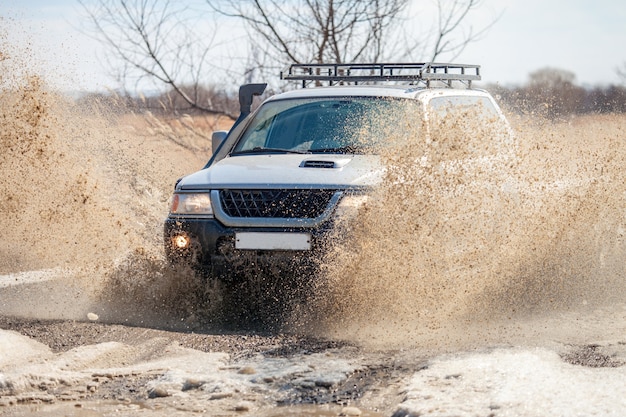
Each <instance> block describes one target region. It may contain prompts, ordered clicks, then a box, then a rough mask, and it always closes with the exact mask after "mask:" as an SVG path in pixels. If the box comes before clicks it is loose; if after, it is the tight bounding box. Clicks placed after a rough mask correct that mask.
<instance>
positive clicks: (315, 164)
mask: <svg viewBox="0 0 626 417" xmlns="http://www.w3.org/2000/svg"><path fill="white" fill-rule="evenodd" d="M348 162H350V158H340V159H305V160H304V161H302V162H301V163H300V168H343V167H344V166H346V164H347V163H348Z"/></svg>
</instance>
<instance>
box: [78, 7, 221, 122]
mask: <svg viewBox="0 0 626 417" xmlns="http://www.w3.org/2000/svg"><path fill="white" fill-rule="evenodd" d="M78 1H79V3H80V4H81V6H82V7H83V9H84V11H85V12H86V14H87V16H88V18H89V22H90V25H91V28H90V31H89V33H90V34H91V35H92V36H93V37H95V38H96V39H97V40H99V41H101V43H102V44H104V45H105V47H106V51H107V52H108V55H107V57H106V59H105V61H106V62H109V63H114V65H115V67H114V68H113V69H114V71H115V72H116V74H115V76H116V77H117V79H118V80H119V81H120V82H121V84H122V85H124V86H127V85H129V83H130V82H134V83H135V85H136V86H137V85H139V84H140V83H141V82H142V81H146V80H147V81H149V82H152V83H154V84H156V85H157V86H165V87H166V88H168V89H169V90H170V91H169V92H171V93H173V94H174V95H175V96H177V97H180V98H181V99H182V100H183V101H184V103H186V104H187V105H188V107H190V108H193V109H198V110H201V111H204V112H209V113H218V114H224V113H226V111H225V110H224V109H220V108H216V107H214V106H212V105H211V103H210V101H208V100H206V94H203V92H205V91H206V89H205V88H202V83H201V81H202V80H203V79H204V78H205V77H206V74H207V72H209V70H210V69H211V64H210V62H209V60H210V51H211V48H212V46H213V45H212V41H213V39H206V38H203V37H201V36H199V34H197V33H196V32H194V29H197V27H196V25H195V24H194V23H196V22H197V20H194V21H192V19H197V17H198V13H199V12H198V11H196V10H190V8H189V6H186V5H181V4H180V3H179V2H171V1H169V0H165V1H159V0H97V1H95V2H92V1H86V0H78ZM206 21H208V22H211V20H210V19H207V20H206ZM163 105H164V106H167V103H163Z"/></svg>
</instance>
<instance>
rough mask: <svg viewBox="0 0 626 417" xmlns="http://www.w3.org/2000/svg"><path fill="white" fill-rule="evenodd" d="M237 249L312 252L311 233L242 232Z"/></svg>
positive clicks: (237, 238) (238, 238)
mask: <svg viewBox="0 0 626 417" xmlns="http://www.w3.org/2000/svg"><path fill="white" fill-rule="evenodd" d="M235 248H236V249H243V250H311V234H310V233H288V232H241V233H236V234H235Z"/></svg>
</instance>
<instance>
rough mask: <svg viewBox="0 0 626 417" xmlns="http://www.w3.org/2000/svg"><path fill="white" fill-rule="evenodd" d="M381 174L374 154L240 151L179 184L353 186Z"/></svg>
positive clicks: (206, 186) (368, 183) (201, 186)
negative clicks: (244, 152)
mask: <svg viewBox="0 0 626 417" xmlns="http://www.w3.org/2000/svg"><path fill="white" fill-rule="evenodd" d="M381 175H382V167H381V164H380V158H379V157H377V156H374V155H345V154H332V155H328V154H326V155H325V154H302V155H300V154H287V155H283V154H278V155H277V154H270V155H240V156H231V157H227V158H224V159H222V160H221V161H219V162H217V163H216V164H214V165H212V166H210V167H209V168H206V169H203V170H201V171H198V172H196V173H194V174H191V175H188V176H186V177H184V178H183V179H182V180H181V181H180V182H179V183H178V185H177V187H176V188H177V189H179V190H209V189H221V188H285V187H287V188H318V187H323V188H352V187H366V186H372V185H375V184H377V183H378V182H380V179H381Z"/></svg>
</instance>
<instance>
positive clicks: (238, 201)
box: [220, 190, 334, 219]
mask: <svg viewBox="0 0 626 417" xmlns="http://www.w3.org/2000/svg"><path fill="white" fill-rule="evenodd" d="M333 194H334V191H332V190H220V201H221V204H222V209H223V210H224V212H225V213H226V214H227V215H228V216H230V217H265V218H277V219H314V218H316V217H319V216H320V215H321V214H322V213H323V212H324V210H326V207H327V206H328V203H329V201H330V199H331V198H332V196H333Z"/></svg>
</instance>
